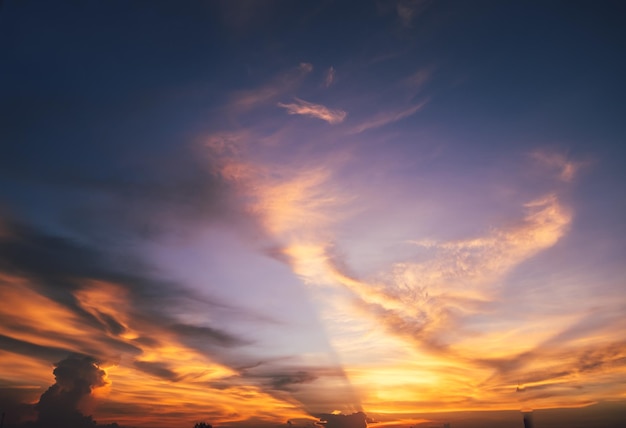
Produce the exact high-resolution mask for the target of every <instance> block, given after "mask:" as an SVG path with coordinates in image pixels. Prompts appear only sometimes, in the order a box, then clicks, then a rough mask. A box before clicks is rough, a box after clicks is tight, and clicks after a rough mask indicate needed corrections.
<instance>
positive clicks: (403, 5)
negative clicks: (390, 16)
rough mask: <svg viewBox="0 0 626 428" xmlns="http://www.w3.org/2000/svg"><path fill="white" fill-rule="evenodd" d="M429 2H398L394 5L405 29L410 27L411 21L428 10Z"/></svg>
mask: <svg viewBox="0 0 626 428" xmlns="http://www.w3.org/2000/svg"><path fill="white" fill-rule="evenodd" d="M429 5H430V1H429V0H399V1H398V2H397V3H396V13H397V14H398V18H399V19H400V22H401V23H402V25H403V26H405V27H411V25H412V24H413V20H414V19H415V18H417V17H418V16H419V15H420V14H422V13H423V12H424V10H426V8H428V6H429Z"/></svg>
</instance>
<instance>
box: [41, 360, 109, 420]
mask: <svg viewBox="0 0 626 428" xmlns="http://www.w3.org/2000/svg"><path fill="white" fill-rule="evenodd" d="M55 366H56V367H55V369H54V371H53V373H54V376H55V379H56V382H55V384H54V385H52V386H51V387H50V388H48V390H47V391H46V392H44V393H43V394H42V395H41V398H40V399H39V402H38V403H37V405H36V406H35V407H36V409H37V411H38V412H39V416H38V418H37V424H38V426H41V427H50V428H52V427H60V426H74V427H83V426H84V427H88V426H92V425H93V421H92V419H91V417H89V416H84V415H83V414H82V413H81V411H80V410H81V405H82V404H83V403H84V400H85V399H86V398H87V397H88V396H89V395H90V394H91V391H92V390H93V389H94V388H99V387H102V386H105V385H106V383H107V382H106V372H105V371H104V370H102V369H100V368H99V367H98V364H97V362H96V360H94V359H93V358H91V357H89V356H70V357H68V358H66V359H64V360H61V361H59V362H58V363H56V364H55Z"/></svg>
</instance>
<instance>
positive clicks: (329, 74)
mask: <svg viewBox="0 0 626 428" xmlns="http://www.w3.org/2000/svg"><path fill="white" fill-rule="evenodd" d="M333 83H335V68H334V67H332V66H331V67H329V68H328V70H327V71H326V78H325V79H324V87H326V88H329V87H330V86H331V85H332V84H333Z"/></svg>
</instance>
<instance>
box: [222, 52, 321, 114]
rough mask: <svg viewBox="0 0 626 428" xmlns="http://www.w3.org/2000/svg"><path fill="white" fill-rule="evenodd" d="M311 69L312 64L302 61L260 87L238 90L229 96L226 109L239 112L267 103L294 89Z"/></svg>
mask: <svg viewBox="0 0 626 428" xmlns="http://www.w3.org/2000/svg"><path fill="white" fill-rule="evenodd" d="M312 70H313V65H311V64H310V63H306V62H303V63H300V64H299V65H298V66H297V67H295V68H293V69H291V70H289V71H287V72H284V73H281V74H279V75H278V76H276V77H275V78H274V79H273V80H272V81H271V82H270V83H267V84H265V85H263V86H261V87H260V88H257V89H252V90H247V91H238V92H236V93H235V94H234V95H233V96H232V97H231V100H230V103H229V104H228V107H227V109H228V110H231V111H233V112H234V113H236V114H241V113H244V112H246V111H248V110H251V109H253V108H256V107H259V106H261V105H264V104H267V103H269V102H271V101H273V100H275V99H276V98H278V97H279V96H281V95H283V94H284V93H286V92H289V91H292V90H294V89H295V88H296V87H297V86H298V85H299V84H300V82H301V81H302V80H303V79H304V77H305V76H306V75H308V74H309V73H310V72H311V71H312Z"/></svg>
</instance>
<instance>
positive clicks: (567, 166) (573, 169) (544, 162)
mask: <svg viewBox="0 0 626 428" xmlns="http://www.w3.org/2000/svg"><path fill="white" fill-rule="evenodd" d="M530 156H531V158H532V159H533V160H534V161H535V162H537V163H538V164H539V165H541V166H543V167H544V168H547V169H550V170H552V171H554V172H555V173H556V175H557V177H558V178H559V180H561V181H564V182H567V183H569V182H571V181H573V180H574V178H575V177H576V175H577V174H578V173H579V171H580V170H581V169H582V168H584V167H585V166H587V165H588V162H583V161H573V160H571V159H569V158H568V157H567V156H566V155H565V154H563V153H559V152H555V151H547V150H535V151H533V152H531V153H530Z"/></svg>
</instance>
